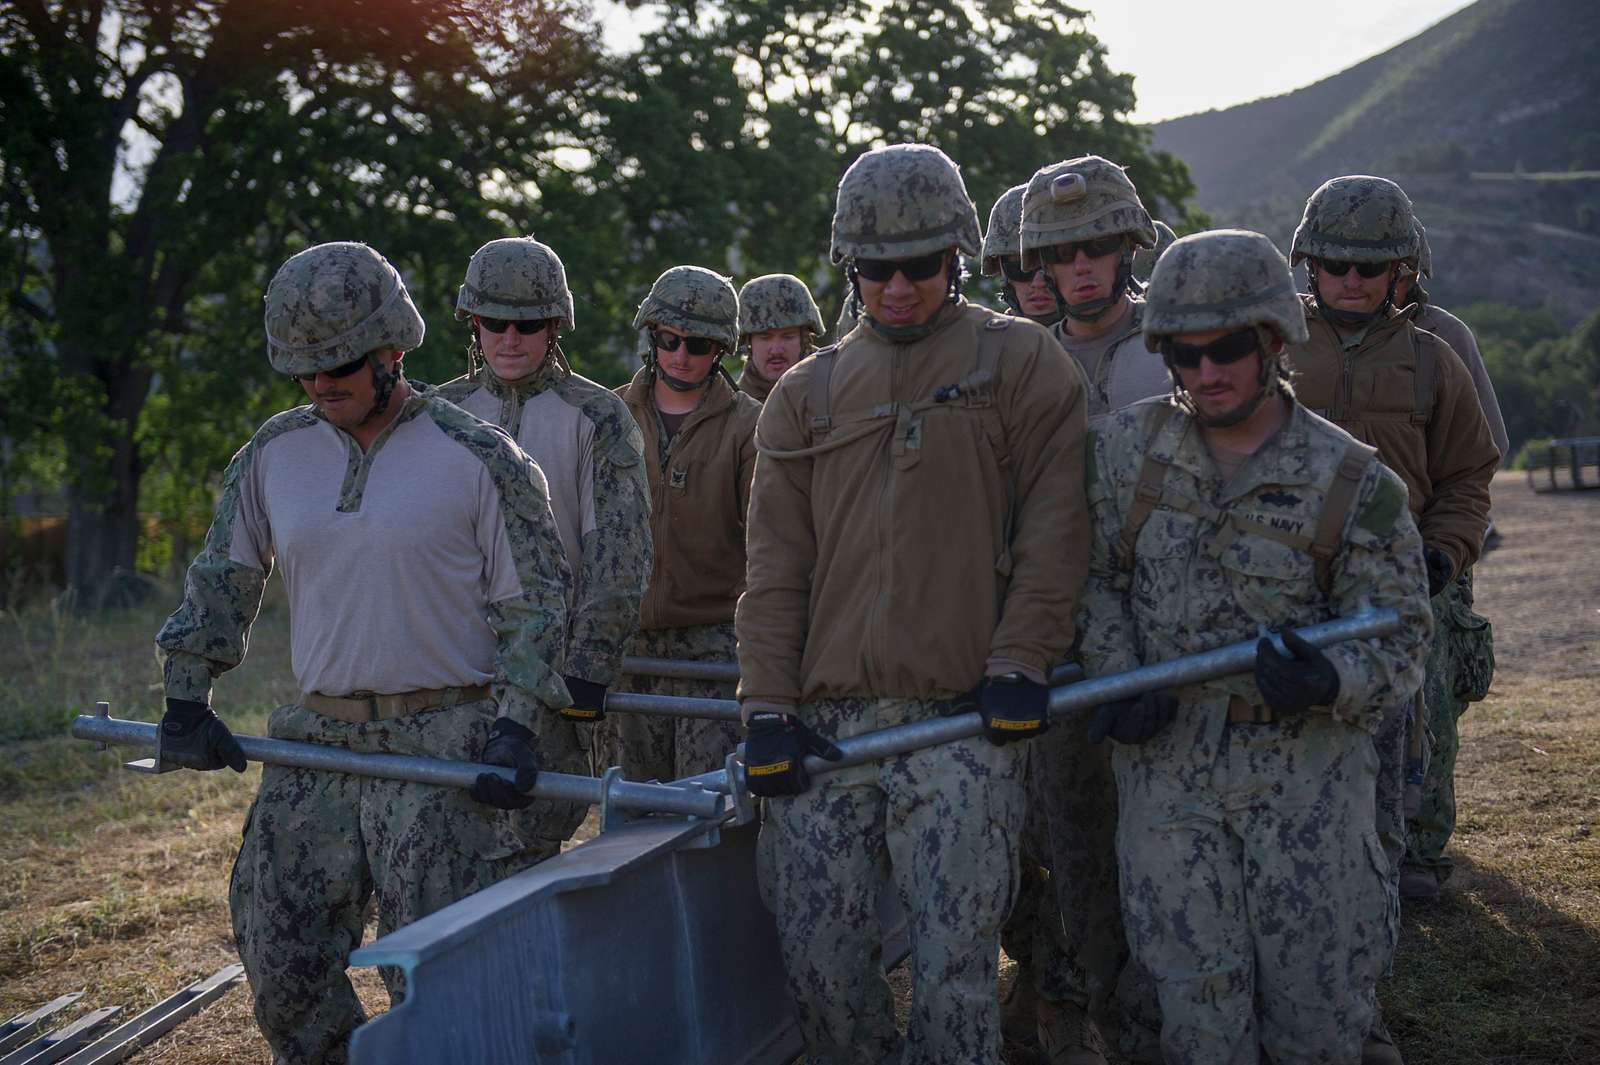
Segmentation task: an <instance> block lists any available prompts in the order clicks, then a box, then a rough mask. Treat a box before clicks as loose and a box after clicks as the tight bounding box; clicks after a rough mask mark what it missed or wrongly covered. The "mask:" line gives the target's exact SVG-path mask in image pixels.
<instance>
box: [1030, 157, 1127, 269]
mask: <svg viewBox="0 0 1600 1065" xmlns="http://www.w3.org/2000/svg"><path fill="white" fill-rule="evenodd" d="M1113 233H1126V234H1127V235H1128V236H1129V238H1131V239H1132V241H1133V243H1134V244H1136V245H1137V246H1139V247H1141V248H1153V247H1155V245H1156V230H1155V226H1154V225H1153V224H1152V223H1151V221H1150V212H1148V211H1146V210H1145V209H1144V204H1143V203H1142V202H1141V201H1140V199H1139V192H1138V190H1137V189H1135V188H1134V187H1133V182H1132V181H1129V180H1128V175H1127V172H1126V171H1124V170H1123V169H1122V167H1120V166H1118V165H1117V164H1116V163H1113V162H1111V161H1110V160H1109V159H1102V158H1100V157H1099V156H1098V155H1085V156H1082V157H1080V158H1077V159H1068V160H1065V161H1064V162H1060V163H1051V164H1050V165H1049V166H1047V167H1043V168H1041V169H1040V170H1038V171H1037V172H1035V173H1034V175H1033V177H1032V179H1031V180H1029V182H1028V190H1027V192H1026V193H1024V194H1023V199H1022V241H1021V244H1022V265H1023V268H1024V269H1032V268H1036V267H1038V266H1040V265H1042V264H1041V262H1040V260H1039V249H1040V248H1047V247H1049V246H1050V245H1052V244H1074V243H1076V242H1078V241H1080V240H1093V239H1094V238H1095V237H1104V236H1110V235H1111V234H1113Z"/></svg>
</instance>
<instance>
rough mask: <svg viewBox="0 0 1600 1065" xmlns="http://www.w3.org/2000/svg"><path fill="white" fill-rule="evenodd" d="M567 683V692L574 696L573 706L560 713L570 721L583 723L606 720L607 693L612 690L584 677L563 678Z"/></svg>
mask: <svg viewBox="0 0 1600 1065" xmlns="http://www.w3.org/2000/svg"><path fill="white" fill-rule="evenodd" d="M561 679H562V680H564V681H566V682H567V691H568V693H569V694H571V696H572V705H571V706H563V707H562V708H561V709H560V711H559V713H560V714H561V716H562V717H564V718H566V719H567V720H568V721H583V722H587V723H588V724H591V725H592V724H594V723H595V722H597V721H604V720H605V719H606V692H608V691H610V690H611V689H609V688H607V687H606V686H605V685H604V684H596V683H595V682H594V681H592V680H584V679H583V678H582V677H562V678H561Z"/></svg>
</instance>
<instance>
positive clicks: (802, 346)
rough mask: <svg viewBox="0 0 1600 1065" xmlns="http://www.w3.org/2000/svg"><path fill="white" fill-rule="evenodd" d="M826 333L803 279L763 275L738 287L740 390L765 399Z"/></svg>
mask: <svg viewBox="0 0 1600 1065" xmlns="http://www.w3.org/2000/svg"><path fill="white" fill-rule="evenodd" d="M825 332H827V330H826V329H824V328H823V325H822V313H821V312H820V311H818V310H817V304H816V301H815V300H813V299H812V298H811V290H810V289H808V288H806V283H805V282H804V281H801V280H800V279H799V278H798V277H795V276H794V275H793V274H764V275H763V276H761V277H757V278H754V279H752V280H750V281H747V282H745V285H744V288H742V289H740V290H739V348H740V350H741V351H743V353H744V372H743V373H741V374H740V375H739V391H741V392H743V393H744V394H745V395H747V396H749V397H750V398H751V399H754V400H755V401H756V402H757V403H765V402H766V401H767V394H768V393H769V392H771V391H772V386H773V385H774V384H776V383H777V381H778V378H780V377H782V376H783V375H784V373H785V372H786V371H787V370H788V369H789V367H791V366H793V365H794V364H795V363H797V362H799V361H800V360H801V359H803V358H805V357H806V356H807V355H810V354H811V353H812V352H813V351H815V350H817V339H818V338H819V337H821V336H822V334H823V333H825Z"/></svg>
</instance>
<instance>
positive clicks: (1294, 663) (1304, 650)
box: [1256, 628, 1339, 714]
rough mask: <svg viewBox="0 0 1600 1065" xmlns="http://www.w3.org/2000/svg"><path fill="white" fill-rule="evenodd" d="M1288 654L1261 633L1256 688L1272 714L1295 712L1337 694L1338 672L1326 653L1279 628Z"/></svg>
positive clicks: (1257, 653)
mask: <svg viewBox="0 0 1600 1065" xmlns="http://www.w3.org/2000/svg"><path fill="white" fill-rule="evenodd" d="M1283 645H1284V646H1285V647H1287V648H1288V649H1289V652H1290V653H1289V654H1288V655H1282V654H1279V653H1278V649H1277V648H1276V647H1274V646H1273V645H1272V641H1271V640H1269V639H1267V638H1266V637H1265V636H1263V637H1262V638H1261V639H1260V640H1259V641H1257V643H1256V687H1257V688H1260V689H1261V697H1262V698H1263V699H1265V700H1266V701H1267V705H1268V706H1270V707H1271V708H1272V710H1273V712H1274V713H1277V714H1299V713H1304V712H1305V711H1306V710H1309V709H1310V708H1311V707H1313V706H1328V705H1329V704H1331V703H1332V702H1333V701H1334V700H1335V699H1337V698H1338V697H1339V671H1338V670H1337V669H1335V668H1334V667H1333V662H1332V661H1331V660H1330V659H1329V658H1328V656H1327V655H1325V654H1323V653H1322V652H1321V651H1320V650H1318V649H1317V648H1316V647H1313V646H1312V645H1311V644H1309V643H1307V642H1306V639H1305V637H1303V636H1301V635H1300V634H1299V633H1298V632H1295V631H1294V630H1293V629H1291V628H1285V629H1284V630H1283Z"/></svg>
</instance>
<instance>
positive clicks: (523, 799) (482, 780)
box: [467, 717, 539, 810]
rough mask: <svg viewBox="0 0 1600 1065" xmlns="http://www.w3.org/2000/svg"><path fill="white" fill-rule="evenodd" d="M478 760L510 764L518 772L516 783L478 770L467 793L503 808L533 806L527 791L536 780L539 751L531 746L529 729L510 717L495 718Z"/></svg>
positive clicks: (490, 763) (491, 763)
mask: <svg viewBox="0 0 1600 1065" xmlns="http://www.w3.org/2000/svg"><path fill="white" fill-rule="evenodd" d="M478 761H480V762H482V763H483V764H484V765H505V766H510V767H511V768H513V769H515V770H516V771H517V779H516V783H515V784H511V783H508V782H507V781H506V779H505V778H504V777H502V776H500V775H499V774H498V773H479V774H478V779H477V780H475V781H473V783H472V787H470V788H468V789H467V794H468V795H471V796H472V797H473V798H474V799H477V800H478V801H479V802H481V803H486V804H488V805H489V806H495V807H498V808H499V809H502V810H526V809H527V808H528V807H530V806H532V805H533V796H532V795H530V794H528V793H529V792H531V791H532V790H533V785H534V782H535V781H537V780H538V779H539V752H538V751H537V750H536V749H535V748H534V745H533V733H532V732H530V731H529V730H528V729H527V728H525V727H524V726H522V725H519V724H517V723H516V722H515V721H513V720H511V719H510V718H509V717H497V718H495V719H494V727H493V728H491V729H490V730H489V740H488V742H487V743H485V744H484V745H483V753H482V754H480V755H479V756H478Z"/></svg>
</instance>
